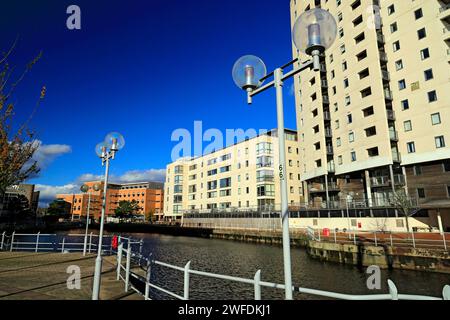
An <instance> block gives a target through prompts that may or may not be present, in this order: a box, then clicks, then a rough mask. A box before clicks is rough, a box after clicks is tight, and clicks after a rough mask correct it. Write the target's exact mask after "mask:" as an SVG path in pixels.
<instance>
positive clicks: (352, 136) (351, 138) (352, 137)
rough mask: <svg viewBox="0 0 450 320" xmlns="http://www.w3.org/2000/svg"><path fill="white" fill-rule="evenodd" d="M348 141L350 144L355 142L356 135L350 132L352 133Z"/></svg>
mask: <svg viewBox="0 0 450 320" xmlns="http://www.w3.org/2000/svg"><path fill="white" fill-rule="evenodd" d="M348 141H349V142H353V141H355V133H354V132H350V133H349V134H348Z"/></svg>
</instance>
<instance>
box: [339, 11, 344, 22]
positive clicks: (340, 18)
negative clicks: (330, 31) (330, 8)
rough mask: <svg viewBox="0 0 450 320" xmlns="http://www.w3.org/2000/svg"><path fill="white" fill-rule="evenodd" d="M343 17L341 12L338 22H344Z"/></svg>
mask: <svg viewBox="0 0 450 320" xmlns="http://www.w3.org/2000/svg"><path fill="white" fill-rule="evenodd" d="M343 18H344V17H343V16H342V12H339V13H338V20H339V22H341V21H342V20H343Z"/></svg>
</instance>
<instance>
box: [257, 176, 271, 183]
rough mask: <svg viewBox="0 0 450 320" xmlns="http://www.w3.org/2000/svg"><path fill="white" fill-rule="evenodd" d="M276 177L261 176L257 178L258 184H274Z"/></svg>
mask: <svg viewBox="0 0 450 320" xmlns="http://www.w3.org/2000/svg"><path fill="white" fill-rule="evenodd" d="M274 181H275V177H274V176H269V175H267V176H261V177H257V178H256V182H274Z"/></svg>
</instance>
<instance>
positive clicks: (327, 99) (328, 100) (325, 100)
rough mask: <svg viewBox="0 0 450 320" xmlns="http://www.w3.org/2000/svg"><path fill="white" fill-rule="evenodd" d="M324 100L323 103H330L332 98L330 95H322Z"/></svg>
mask: <svg viewBox="0 0 450 320" xmlns="http://www.w3.org/2000/svg"><path fill="white" fill-rule="evenodd" d="M322 101H323V103H326V104H329V103H330V98H329V97H328V96H322Z"/></svg>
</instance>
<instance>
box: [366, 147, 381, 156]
mask: <svg viewBox="0 0 450 320" xmlns="http://www.w3.org/2000/svg"><path fill="white" fill-rule="evenodd" d="M367 154H368V155H369V157H378V156H379V155H380V153H379V151H378V147H375V148H370V149H367Z"/></svg>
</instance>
